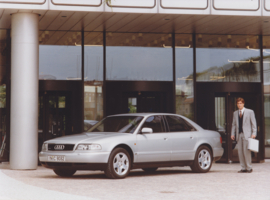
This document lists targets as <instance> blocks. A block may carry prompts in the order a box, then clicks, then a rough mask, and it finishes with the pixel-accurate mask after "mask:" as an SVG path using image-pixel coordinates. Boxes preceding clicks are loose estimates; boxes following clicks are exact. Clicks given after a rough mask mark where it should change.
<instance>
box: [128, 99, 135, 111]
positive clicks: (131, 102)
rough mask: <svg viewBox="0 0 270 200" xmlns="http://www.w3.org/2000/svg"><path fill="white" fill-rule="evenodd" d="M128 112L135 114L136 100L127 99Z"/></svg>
mask: <svg viewBox="0 0 270 200" xmlns="http://www.w3.org/2000/svg"><path fill="white" fill-rule="evenodd" d="M128 112H129V113H136V112H137V98H128Z"/></svg>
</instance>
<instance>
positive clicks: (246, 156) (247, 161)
mask: <svg viewBox="0 0 270 200" xmlns="http://www.w3.org/2000/svg"><path fill="white" fill-rule="evenodd" d="M237 144H238V158H239V161H240V165H241V167H242V170H245V169H247V170H250V169H252V165H251V151H250V150H248V140H246V138H245V136H244V134H243V133H241V134H239V138H238V142H237Z"/></svg>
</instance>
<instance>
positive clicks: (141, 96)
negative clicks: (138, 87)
mask: <svg viewBox="0 0 270 200" xmlns="http://www.w3.org/2000/svg"><path fill="white" fill-rule="evenodd" d="M123 97H124V102H125V104H124V105H123V106H125V109H124V110H125V112H128V113H138V112H155V113H158V112H160V113H161V112H166V109H165V106H166V102H165V98H166V96H165V94H164V93H162V92H129V93H124V95H123Z"/></svg>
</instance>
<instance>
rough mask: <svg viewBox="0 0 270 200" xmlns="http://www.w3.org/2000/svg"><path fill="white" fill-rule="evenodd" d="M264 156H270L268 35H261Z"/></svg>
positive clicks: (269, 58)
mask: <svg viewBox="0 0 270 200" xmlns="http://www.w3.org/2000/svg"><path fill="white" fill-rule="evenodd" d="M263 80H264V120H265V121H264V123H265V158H270V36H264V37H263Z"/></svg>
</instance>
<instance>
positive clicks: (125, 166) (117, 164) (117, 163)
mask: <svg viewBox="0 0 270 200" xmlns="http://www.w3.org/2000/svg"><path fill="white" fill-rule="evenodd" d="M130 167H131V159H130V155H129V153H128V152H127V150H125V149H123V148H116V149H114V150H113V151H112V153H111V155H110V157H109V162H108V165H107V168H106V169H105V171H104V172H105V175H106V176H107V177H108V178H112V179H122V178H125V177H127V175H128V174H129V172H130Z"/></svg>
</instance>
